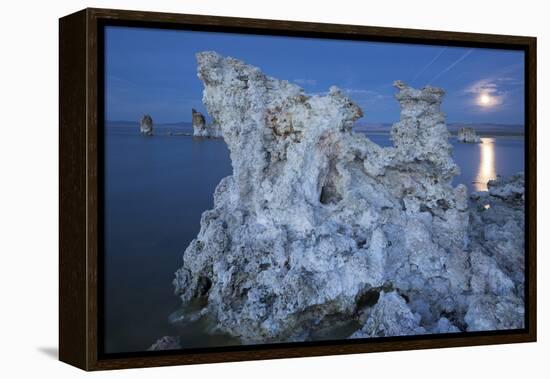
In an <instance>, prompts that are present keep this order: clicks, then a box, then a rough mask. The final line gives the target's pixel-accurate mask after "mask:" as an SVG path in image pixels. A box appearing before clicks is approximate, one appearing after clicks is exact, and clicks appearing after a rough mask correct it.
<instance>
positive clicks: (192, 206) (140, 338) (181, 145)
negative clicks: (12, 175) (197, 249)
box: [104, 126, 524, 352]
mask: <svg viewBox="0 0 550 379" xmlns="http://www.w3.org/2000/svg"><path fill="white" fill-rule="evenodd" d="M165 133H166V131H162V130H159V131H157V135H155V136H154V137H142V136H140V135H138V134H137V133H136V128H129V127H121V126H117V127H108V128H107V132H106V136H105V154H106V157H105V158H106V159H105V161H106V162H107V167H106V177H105V293H104V295H105V296H104V299H105V351H106V352H128V351H143V350H145V349H147V348H148V347H149V346H150V345H151V344H152V343H153V342H155V341H156V340H157V339H158V338H160V337H162V336H166V335H181V336H182V343H183V344H184V347H199V346H220V345H224V344H234V343H236V341H235V340H232V339H229V338H227V337H225V336H207V335H205V333H204V330H205V329H206V327H207V325H204V324H201V323H198V324H193V325H185V326H184V325H181V324H178V323H171V322H170V321H169V318H170V315H172V317H173V316H174V312H176V314H177V312H178V310H179V307H180V301H179V299H178V297H177V296H175V295H174V292H173V286H172V279H173V278H174V272H175V271H176V270H177V269H178V268H179V267H180V266H181V265H182V255H183V251H184V250H185V248H186V247H187V245H188V244H189V242H191V240H192V239H193V238H194V237H195V236H196V235H197V233H198V231H199V227H200V225H199V222H200V216H201V214H202V212H203V211H205V210H207V209H211V208H212V206H213V199H212V194H213V192H214V189H215V187H216V185H217V184H218V182H219V181H220V179H221V178H223V177H225V176H227V175H230V174H231V162H230V159H229V152H228V149H227V147H226V145H225V143H224V142H223V141H222V140H219V139H206V140H201V139H193V138H192V137H185V136H177V137H175V136H173V137H170V136H167V135H165ZM369 138H371V139H372V140H373V141H375V142H377V143H378V144H380V145H383V146H389V145H390V141H389V138H388V136H386V135H374V136H369ZM451 143H452V144H453V147H454V151H453V155H454V159H455V161H456V163H457V164H458V165H459V166H460V167H461V171H462V172H461V174H460V175H459V176H458V177H456V178H455V181H454V184H458V183H464V184H466V185H467V186H468V188H469V189H470V190H471V191H472V190H485V189H486V182H487V180H489V179H493V178H495V177H496V174H503V175H510V174H514V173H516V172H518V171H523V169H524V153H523V151H524V150H523V143H524V140H523V138H522V137H493V138H483V143H482V144H462V143H457V142H456V141H455V140H454V139H453V140H451Z"/></svg>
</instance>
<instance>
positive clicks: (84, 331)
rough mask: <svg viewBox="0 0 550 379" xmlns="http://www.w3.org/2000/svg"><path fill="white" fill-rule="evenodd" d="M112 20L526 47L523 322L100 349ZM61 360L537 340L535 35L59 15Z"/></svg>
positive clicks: (125, 360) (100, 364)
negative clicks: (479, 328)
mask: <svg viewBox="0 0 550 379" xmlns="http://www.w3.org/2000/svg"><path fill="white" fill-rule="evenodd" d="M108 25H123V26H137V27H146V28H162V29H179V30H199V31H216V32H224V33H245V34H267V35H278V36H301V37H316V38H327V39H346V40H364V41H380V42H401V43H411V44H424V45H430V44H438V45H442V44H443V45H448V46H462V47H484V48H498V49H510V50H521V51H524V52H525V107H526V108H525V165H526V170H525V180H526V200H525V204H526V209H525V211H526V233H525V235H526V241H525V255H526V257H525V258H526V266H525V275H526V286H525V292H526V294H525V307H526V322H525V328H524V329H521V330H511V331H488V332H468V333H460V334H457V335H454V334H438V335H430V336H407V337H384V338H376V339H372V340H363V339H358V340H345V341H325V342H303V343H281V344H268V345H244V346H238V347H220V348H204V349H193V350H185V351H146V352H141V353H114V354H105V353H104V352H103V351H102V346H103V340H102V336H103V321H102V320H103V317H102V315H103V298H102V293H103V280H102V279H103V276H102V267H103V252H102V246H103V236H102V230H103V228H102V220H103V213H102V212H103V165H104V162H103V134H102V133H103V122H104V117H103V116H104V109H103V108H104V104H103V103H104V94H103V76H104V67H103V48H104V33H103V32H104V27H105V26H108ZM59 31H60V33H59V44H60V49H59V51H60V53H59V54H60V57H59V58H60V60H59V62H60V63H59V88H60V95H59V96H60V98H59V114H60V121H59V128H60V148H59V156H60V159H59V168H60V179H59V180H60V194H59V201H60V208H59V213H60V235H59V240H60V249H59V262H60V263H59V283H60V284H59V357H60V360H61V361H63V362H66V363H69V364H71V365H74V366H76V367H79V368H82V369H85V370H106V369H120V368H132V367H150V366H166V365H180V364H196V363H210V362H229V361H241V360H256V359H273V358H289V357H305V356H319V355H335V354H352V353H367V352H379V351H394V350H410V349H428V348H443V347H457V346H473V345H486V344H502V343H518V342H534V341H536V335H537V334H536V320H537V319H536V309H537V308H536V117H537V115H536V93H537V92H536V85H537V82H536V38H534V37H519V36H505V35H489V34H474V33H456V32H443V31H429V30H413V29H398V28H381V27H369V26H357V25H336V24H320V23H305V22H291V21H276V20H261V19H245V18H230V17H218V16H199V15H185V14H171V13H156V12H141V11H126V10H111V9H91V8H89V9H85V10H82V11H80V12H77V13H74V14H71V15H68V16H66V17H63V18H61V19H60V21H59Z"/></svg>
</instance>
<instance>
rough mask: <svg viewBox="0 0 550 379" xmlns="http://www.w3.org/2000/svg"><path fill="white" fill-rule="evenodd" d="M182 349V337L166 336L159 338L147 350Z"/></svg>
mask: <svg viewBox="0 0 550 379" xmlns="http://www.w3.org/2000/svg"><path fill="white" fill-rule="evenodd" d="M178 349H181V343H180V337H172V336H165V337H162V338H160V339H159V340H157V341H156V342H155V343H154V344H152V345H151V347H149V348H148V349H147V350H149V351H156V350H178Z"/></svg>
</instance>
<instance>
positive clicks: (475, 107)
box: [105, 27, 524, 124]
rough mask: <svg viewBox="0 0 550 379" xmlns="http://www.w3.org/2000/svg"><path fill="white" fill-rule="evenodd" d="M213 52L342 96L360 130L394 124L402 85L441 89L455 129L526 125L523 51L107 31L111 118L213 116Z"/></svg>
mask: <svg viewBox="0 0 550 379" xmlns="http://www.w3.org/2000/svg"><path fill="white" fill-rule="evenodd" d="M204 50H214V51H216V52H218V53H220V54H222V55H229V56H232V57H235V58H237V59H241V60H243V61H245V62H247V63H249V64H252V65H255V66H258V67H259V68H261V70H262V71H263V72H265V73H266V74H267V75H270V76H272V77H275V78H278V79H286V80H289V81H291V82H294V83H296V84H298V85H300V86H301V87H303V88H304V89H305V91H306V93H324V92H326V91H327V90H328V88H329V87H330V86H331V85H336V86H338V87H340V88H341V89H343V90H344V91H345V92H346V93H347V94H348V95H349V96H350V97H351V98H352V99H353V100H354V101H355V102H356V103H357V104H359V106H360V107H361V108H362V109H363V111H364V113H365V116H364V117H363V118H362V119H361V120H360V121H359V122H361V123H382V122H384V123H385V122H395V121H397V120H398V118H399V106H398V104H397V102H396V100H395V99H394V98H393V94H394V93H395V89H394V88H393V87H392V83H393V81H394V80H397V79H400V80H403V81H404V82H406V83H407V84H409V85H412V86H415V87H422V86H425V85H427V84H430V85H433V86H437V87H442V88H444V89H445V91H446V93H447V95H446V97H445V99H444V101H443V107H442V108H443V111H444V112H445V113H446V114H447V122H450V123H452V122H465V123H500V124H523V117H524V98H523V89H524V79H523V72H524V57H523V52H521V51H507V50H495V49H479V48H472V49H470V48H461V47H460V48H459V47H443V46H423V45H410V44H395V43H378V42H376V43H375V42H364V41H341V40H324V39H311V38H295V37H272V36H258V35H242V34H222V33H210V32H191V31H176V30H162V29H149V28H130V27H107V28H106V31H105V101H106V108H105V110H106V119H107V120H111V121H115V120H128V121H130V120H131V121H136V120H139V118H140V117H141V116H142V115H143V114H144V113H149V114H150V115H151V116H152V117H153V120H154V121H155V123H168V122H179V121H190V120H191V108H192V107H193V108H196V109H198V110H199V111H201V112H203V113H206V110H205V108H204V106H203V105H202V101H201V98H202V82H201V81H200V80H199V79H198V78H197V74H196V71H197V68H196V61H195V53H197V52H199V51H204Z"/></svg>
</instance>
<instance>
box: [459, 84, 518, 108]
mask: <svg viewBox="0 0 550 379" xmlns="http://www.w3.org/2000/svg"><path fill="white" fill-rule="evenodd" d="M507 81H508V80H507V78H489V79H481V80H478V81H476V82H474V83H472V84H470V85H469V86H468V87H466V88H465V89H464V93H465V94H467V95H474V96H475V97H476V99H477V98H479V97H480V96H482V95H487V96H489V98H490V100H491V107H486V108H484V109H485V110H491V109H495V106H498V105H501V104H502V103H504V100H505V99H506V97H507V95H508V91H505V90H503V89H502V88H501V87H500V83H502V82H507ZM474 102H475V99H474ZM480 108H483V107H480Z"/></svg>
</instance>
